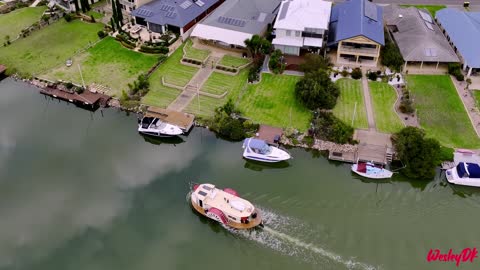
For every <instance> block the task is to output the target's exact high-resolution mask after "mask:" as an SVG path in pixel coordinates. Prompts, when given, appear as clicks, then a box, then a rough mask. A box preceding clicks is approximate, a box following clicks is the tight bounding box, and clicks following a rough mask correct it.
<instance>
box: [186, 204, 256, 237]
mask: <svg viewBox="0 0 480 270" xmlns="http://www.w3.org/2000/svg"><path fill="white" fill-rule="evenodd" d="M190 202H191V204H192V207H193V209H195V210H196V211H197V212H198V213H200V214H202V215H203V216H205V217H207V215H206V214H205V211H204V210H203V208H201V207H200V206H198V205H197V204H196V203H193V201H191V200H190ZM256 210H257V217H256V218H255V219H253V220H251V221H250V222H249V223H248V224H244V223H237V222H232V221H231V220H229V221H228V226H229V227H232V228H235V229H239V230H246V229H252V228H255V227H257V226H259V225H260V224H262V214H261V213H260V211H259V210H258V209H256ZM207 218H209V217H207Z"/></svg>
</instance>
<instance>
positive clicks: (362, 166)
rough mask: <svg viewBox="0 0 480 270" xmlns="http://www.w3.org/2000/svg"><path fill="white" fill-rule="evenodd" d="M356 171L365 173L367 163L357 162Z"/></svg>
mask: <svg viewBox="0 0 480 270" xmlns="http://www.w3.org/2000/svg"><path fill="white" fill-rule="evenodd" d="M357 172H361V173H366V172H367V163H358V164H357Z"/></svg>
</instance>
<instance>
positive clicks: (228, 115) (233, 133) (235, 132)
mask: <svg viewBox="0 0 480 270" xmlns="http://www.w3.org/2000/svg"><path fill="white" fill-rule="evenodd" d="M234 113H237V114H238V111H237V110H236V108H235V105H234V103H233V101H232V100H231V99H229V100H228V101H227V103H226V104H225V105H223V106H222V107H218V108H217V109H215V115H214V118H213V120H212V121H211V123H210V128H211V129H212V130H213V131H215V132H217V133H218V134H219V135H220V136H222V137H224V138H228V139H232V140H242V139H244V138H245V137H246V135H247V131H250V132H251V131H254V130H256V128H257V125H255V124H253V123H250V122H249V121H245V122H242V120H240V119H239V118H234V117H232V115H233V114H234ZM247 122H248V123H247Z"/></svg>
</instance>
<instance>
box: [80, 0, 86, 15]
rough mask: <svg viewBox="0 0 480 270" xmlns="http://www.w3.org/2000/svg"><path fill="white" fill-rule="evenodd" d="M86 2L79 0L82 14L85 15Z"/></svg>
mask: <svg viewBox="0 0 480 270" xmlns="http://www.w3.org/2000/svg"><path fill="white" fill-rule="evenodd" d="M86 1H87V0H80V5H81V7H82V12H83V13H85V12H87V5H86V4H85V2H86Z"/></svg>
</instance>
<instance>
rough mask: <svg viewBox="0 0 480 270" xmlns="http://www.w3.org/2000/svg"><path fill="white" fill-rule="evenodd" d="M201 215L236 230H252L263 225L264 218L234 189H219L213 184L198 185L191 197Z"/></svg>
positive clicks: (193, 204)
mask: <svg viewBox="0 0 480 270" xmlns="http://www.w3.org/2000/svg"><path fill="white" fill-rule="evenodd" d="M190 199H191V203H192V206H193V208H194V209H195V210H196V211H197V212H198V213H200V214H202V215H204V216H206V217H208V218H211V219H213V220H216V221H218V222H220V223H221V224H223V225H225V226H228V227H231V228H235V229H250V228H254V227H256V226H259V225H261V224H262V217H261V215H260V212H259V210H258V209H256V208H255V207H254V206H253V205H252V204H251V203H250V202H249V201H247V200H245V199H242V198H240V197H239V196H238V194H237V192H236V191H235V190H233V189H230V188H226V189H223V190H221V189H218V188H216V187H215V186H214V185H212V184H197V185H195V186H194V187H193V190H192V194H191V195H190Z"/></svg>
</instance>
